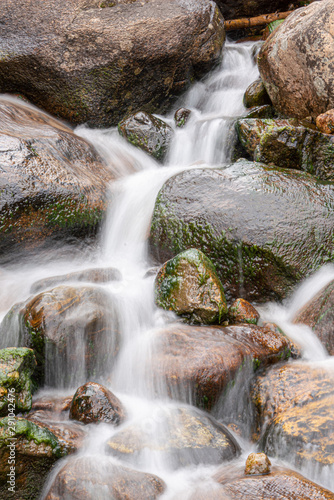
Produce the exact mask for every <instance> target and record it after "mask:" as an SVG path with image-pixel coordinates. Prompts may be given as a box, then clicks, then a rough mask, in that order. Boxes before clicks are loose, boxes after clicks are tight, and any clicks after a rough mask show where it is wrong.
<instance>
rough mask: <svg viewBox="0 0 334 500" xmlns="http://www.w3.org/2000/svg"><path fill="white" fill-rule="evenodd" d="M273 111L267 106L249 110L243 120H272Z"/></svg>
mask: <svg viewBox="0 0 334 500" xmlns="http://www.w3.org/2000/svg"><path fill="white" fill-rule="evenodd" d="M274 114H275V112H274V109H273V107H272V106H270V105H269V104H264V105H263V106H255V107H253V108H250V110H249V111H248V113H247V115H246V116H245V118H274Z"/></svg>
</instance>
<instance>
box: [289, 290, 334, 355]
mask: <svg viewBox="0 0 334 500" xmlns="http://www.w3.org/2000/svg"><path fill="white" fill-rule="evenodd" d="M293 322H294V323H302V324H304V325H307V326H310V327H311V328H312V330H313V331H314V333H315V334H316V336H317V337H318V338H319V339H320V340H321V342H322V344H323V345H324V346H325V347H326V349H327V351H328V352H329V354H330V355H331V356H334V281H331V282H330V283H329V284H328V285H326V286H325V287H324V288H322V290H320V292H319V293H317V295H316V296H315V297H313V299H311V300H310V301H309V302H308V303H307V304H305V306H304V307H303V308H302V309H301V310H299V311H298V312H297V313H296V315H295V317H294V319H293Z"/></svg>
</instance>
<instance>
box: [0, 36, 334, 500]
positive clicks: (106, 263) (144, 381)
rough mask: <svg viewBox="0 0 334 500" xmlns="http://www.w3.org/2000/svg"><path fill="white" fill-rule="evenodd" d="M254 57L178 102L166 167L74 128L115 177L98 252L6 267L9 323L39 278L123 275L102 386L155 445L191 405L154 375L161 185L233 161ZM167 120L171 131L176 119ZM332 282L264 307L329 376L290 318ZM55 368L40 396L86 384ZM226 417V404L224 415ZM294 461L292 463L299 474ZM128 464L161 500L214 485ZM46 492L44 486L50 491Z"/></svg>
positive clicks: (242, 47)
mask: <svg viewBox="0 0 334 500" xmlns="http://www.w3.org/2000/svg"><path fill="white" fill-rule="evenodd" d="M256 50H257V45H256V44H255V45H254V44H251V43H244V44H232V43H229V42H228V43H227V44H226V46H225V49H224V58H223V61H222V64H221V66H220V67H219V68H217V69H216V70H215V71H214V72H213V73H212V74H211V75H209V76H208V77H207V78H206V79H205V80H203V81H201V82H199V83H197V84H195V85H194V86H193V87H192V88H191V89H190V91H189V92H188V93H187V94H186V95H185V96H184V97H183V98H182V100H181V101H180V102H179V103H178V104H179V107H180V106H184V107H186V108H188V109H190V110H191V111H192V113H191V118H190V120H189V122H188V123H187V125H186V126H185V127H184V128H182V129H178V130H175V138H174V141H173V143H172V146H171V148H170V151H169V154H168V157H167V159H166V162H165V164H164V165H163V166H161V165H160V164H158V163H157V162H155V161H154V160H153V159H152V158H150V157H149V156H147V155H146V154H144V153H143V152H141V151H139V150H138V149H135V148H134V147H132V146H131V145H129V144H127V143H126V142H125V141H124V140H123V139H122V138H120V136H119V135H118V132H117V130H116V129H108V130H102V131H101V130H90V129H87V128H85V127H78V128H77V129H76V133H77V134H78V135H80V136H81V137H84V138H86V139H87V140H89V141H90V142H91V143H92V144H93V145H94V146H95V148H96V149H97V150H98V151H99V153H100V154H101V155H102V156H103V157H104V158H105V159H106V161H107V162H108V163H109V164H110V165H112V168H113V169H114V172H115V174H116V175H117V177H118V180H117V181H116V182H114V183H113V184H112V185H111V187H110V198H111V203H110V210H109V213H108V214H107V218H106V222H105V225H104V229H103V234H102V235H101V238H102V244H101V250H100V251H98V252H97V253H96V254H93V255H92V253H88V254H84V255H82V254H81V255H78V256H76V257H75V258H74V259H73V260H72V261H71V262H68V261H66V260H64V259H58V260H57V259H50V260H49V261H48V262H43V263H41V264H40V265H34V266H32V265H31V264H30V265H26V266H21V268H20V269H19V270H18V269H15V270H14V269H9V268H8V269H4V270H3V271H2V274H1V276H0V278H1V281H2V286H1V290H0V293H1V300H0V305H1V310H0V314H1V315H2V316H4V315H5V314H6V313H7V311H8V310H9V308H10V307H11V306H12V305H13V304H14V303H16V302H19V301H21V300H25V299H26V298H27V297H28V296H29V294H30V287H31V285H32V283H34V282H35V281H37V280H38V279H41V278H45V277H48V276H53V275H60V274H63V273H64V274H65V273H68V272H72V271H75V270H80V269H87V268H89V267H97V266H101V267H110V266H112V267H115V268H117V269H119V270H120V271H121V273H122V277H123V278H122V280H121V281H119V282H112V283H108V284H104V285H100V286H101V287H103V289H104V290H107V291H108V294H109V295H110V297H111V300H112V303H113V318H114V317H116V318H117V322H118V329H119V331H120V333H121V338H122V344H121V349H120V352H119V355H118V358H117V362H116V364H115V365H114V366H113V368H112V370H111V371H110V372H108V371H106V373H105V374H104V376H103V377H102V379H100V380H99V381H100V382H101V383H103V384H104V385H105V386H107V387H108V388H109V389H110V390H111V391H112V392H114V393H115V394H116V395H117V397H118V398H119V399H120V400H121V401H122V403H123V404H124V405H125V407H126V411H127V421H126V423H125V424H124V425H125V426H126V425H130V424H135V425H136V426H138V427H139V428H141V429H143V430H144V431H145V432H147V433H148V434H149V435H150V436H151V437H152V438H155V439H156V438H157V436H158V437H159V436H160V437H161V436H163V435H164V434H165V433H166V432H168V429H166V418H168V416H169V415H171V414H173V411H174V410H175V408H179V407H180V406H186V405H185V404H183V403H177V402H175V401H172V400H171V399H169V398H168V394H167V391H166V388H165V387H164V386H163V384H160V385H158V386H157V385H156V384H154V382H153V381H152V378H151V376H150V368H149V367H150V362H151V360H152V356H154V341H153V339H154V332H155V331H156V330H157V329H160V328H163V327H165V326H166V325H168V324H171V323H173V322H176V321H177V319H176V316H174V315H173V314H171V313H166V312H164V311H162V310H159V309H157V308H156V306H155V305H154V297H153V282H154V273H153V272H150V267H151V265H152V264H151V263H150V260H149V256H148V248H147V234H148V231H149V226H150V219H151V216H152V212H153V208H154V203H155V199H156V196H157V194H158V192H159V190H160V188H161V187H162V185H163V183H164V182H165V181H166V180H167V179H168V178H170V177H171V176H173V175H175V174H176V173H178V172H180V171H182V170H184V169H187V168H194V167H198V165H200V166H203V167H206V166H207V167H210V166H213V165H222V164H224V163H226V162H228V161H229V159H230V155H231V150H232V147H233V137H234V136H233V120H234V119H235V118H236V117H237V116H241V115H242V114H243V113H244V112H245V110H244V108H243V105H242V97H243V94H244V91H245V89H246V88H247V86H248V85H249V84H250V83H252V82H253V81H254V80H255V79H256V78H257V75H258V71H257V67H256V64H255V57H254V55H255V53H256ZM175 109H176V108H175ZM164 119H165V120H166V121H168V122H169V123H170V124H172V118H171V117H168V118H167V119H166V118H164ZM333 278H334V268H333V267H330V266H327V267H326V268H325V269H323V270H321V271H320V272H319V273H317V274H316V275H315V276H313V277H312V279H311V280H308V281H307V282H305V283H304V284H303V285H302V286H301V287H300V289H299V290H297V292H296V293H295V295H294V296H293V298H291V299H290V300H289V302H287V303H286V304H285V305H280V306H278V305H276V304H268V305H266V306H263V307H262V308H261V317H262V319H263V320H266V321H267V320H269V321H274V322H276V323H277V324H278V325H279V326H281V328H282V329H283V330H284V331H285V332H286V333H287V334H288V335H289V336H290V337H291V339H292V340H294V341H295V342H297V343H298V344H299V345H300V346H301V349H302V353H303V359H304V360H305V362H312V363H315V362H317V363H320V364H322V365H323V366H326V367H328V369H329V370H332V369H333V367H334V363H332V360H331V358H329V357H328V355H326V353H325V350H324V348H323V347H322V346H321V344H320V342H319V341H318V340H317V338H316V337H315V336H314V335H313V333H312V332H311V330H310V329H308V328H306V327H301V326H298V327H297V326H296V325H292V324H291V318H292V316H293V313H294V311H296V310H297V309H298V308H299V307H300V306H301V304H303V303H305V302H307V301H308V300H309V299H310V298H311V297H312V296H313V295H314V294H315V293H316V292H317V290H318V289H320V288H321V286H323V285H324V284H325V283H327V282H329V281H330V280H331V279H333ZM111 321H113V319H112V318H111ZM6 342H7V344H8V345H9V344H10V343H17V339H15V338H13V337H11V338H10V339H7V340H6ZM79 347H80V346H79ZM80 352H81V351H80V348H79V349H78V356H80V355H82V354H80ZM47 362H48V360H47ZM57 362H59V366H58V367H57V366H54V361H53V365H52V367H53V368H52V371H51V372H50V378H49V381H51V379H52V377H55V373H54V371H56V372H57V376H56V380H57V381H58V387H56V388H54V389H44V390H43V391H41V392H40V394H41V395H43V394H44V395H45V394H50V393H51V394H53V395H55V396H56V395H64V394H65V393H68V394H71V393H72V394H73V392H74V390H76V388H77V387H78V385H80V384H81V383H84V382H86V381H87V380H86V378H85V373H84V371H83V372H77V374H76V377H75V378H74V379H73V380H72V381H71V384H70V386H71V387H69V384H68V383H66V384H65V383H62V381H61V374H62V372H63V370H64V366H62V363H63V361H62V360H61V359H60V360H58V361H57ZM332 365H333V366H332ZM47 369H48V368H47ZM64 386H65V387H64ZM228 404H229V411H230V412H231V414H234V413H235V412H236V411H238V409H237V408H236V405H237V404H238V398H231V397H230V398H229V403H228ZM233 405H234V406H235V407H234V408H233ZM225 410H226V406H225V407H224V412H225ZM224 412H222V411H221V409H219V408H217V409H216V410H215V416H216V417H217V418H219V419H222V421H223V422H224V415H223V414H224ZM249 420H251V416H250V417H249ZM246 425H247V422H246ZM118 431H119V428H118V429H114V428H111V426H108V425H106V424H100V425H95V426H91V430H90V434H89V438H88V439H87V442H86V445H85V446H84V448H83V449H82V450H81V451H80V452H79V453H78V456H83V455H84V456H92V457H96V459H97V460H98V462H99V463H100V464H102V463H103V460H107V458H106V456H105V451H104V446H105V442H106V440H107V438H108V437H109V436H111V435H112V434H114V433H117V432H118ZM236 439H237V440H238V442H239V444H240V445H241V447H242V456H241V458H239V459H238V461H237V463H244V461H245V457H246V456H247V455H248V453H249V452H251V451H255V450H256V446H255V445H254V444H252V443H251V442H250V441H249V440H248V439H241V438H240V437H238V436H236ZM288 458H289V457H287V458H286V460H287V462H286V464H288V465H289V466H290V467H291V466H292V467H293V464H289V459H288ZM69 460H75V457H73V456H71V457H70V458H69ZM108 460H109V458H108ZM63 463H64V462H63V461H60V462H59V465H58V466H57V467H56V468H55V470H54V471H53V473H52V474H51V477H50V478H49V484H50V482H51V481H52V479H53V477H54V476H55V474H56V472H57V471H58V470H59V468H60V467H61V466H63ZM115 463H119V460H116V459H115ZM132 466H133V467H135V468H137V469H138V470H142V471H145V472H151V473H154V474H157V475H158V476H159V477H161V478H162V479H163V480H164V481H165V482H166V484H167V491H166V492H165V493H164V495H163V497H162V498H163V499H164V500H167V499H173V498H175V499H176V498H182V499H186V498H187V497H188V496H189V497H190V495H191V493H192V492H194V491H197V489H198V488H199V487H201V488H202V487H203V488H205V489H206V491H208V489H210V488H212V489H214V488H215V486H214V482H213V481H211V480H210V479H209V478H210V477H211V476H212V474H213V472H214V471H215V467H214V466H211V465H208V466H204V465H203V466H196V467H195V466H193V467H186V468H178V469H176V470H175V468H174V467H172V466H171V464H170V463H169V462H168V461H166V460H165V459H164V457H162V456H161V455H160V454H156V453H152V452H150V453H148V452H144V453H142V454H140V455H139V456H138V457H137V462H136V463H134V464H132ZM302 472H303V473H304V474H305V475H306V476H307V477H309V478H310V479H314V480H316V481H318V482H321V483H322V484H323V485H324V486H326V487H327V488H330V489H334V479H333V477H334V473H333V469H329V470H328V471H327V472H326V471H325V472H322V473H321V476H319V471H314V470H312V469H311V468H310V469H305V470H303V471H302ZM317 474H318V476H317ZM47 489H48V487H46V489H45V492H47ZM185 492H186V493H185Z"/></svg>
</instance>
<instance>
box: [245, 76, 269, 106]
mask: <svg viewBox="0 0 334 500" xmlns="http://www.w3.org/2000/svg"><path fill="white" fill-rule="evenodd" d="M266 104H269V105H270V104H271V100H270V97H269V96H268V94H267V91H266V88H265V86H264V84H263V81H262V80H261V78H258V79H257V80H255V82H253V83H251V84H250V85H249V87H247V89H246V92H245V94H244V105H245V107H246V108H252V107H253V106H264V105H266Z"/></svg>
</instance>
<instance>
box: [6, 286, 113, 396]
mask: <svg viewBox="0 0 334 500" xmlns="http://www.w3.org/2000/svg"><path fill="white" fill-rule="evenodd" d="M8 331H10V332H12V334H13V335H16V336H17V337H18V340H17V342H18V344H19V345H20V346H25V347H30V348H32V349H33V350H34V353H35V356H36V360H37V368H36V371H35V373H34V377H35V381H36V382H37V383H39V384H40V383H43V382H44V380H45V381H46V382H47V384H48V385H52V386H58V387H59V386H67V385H69V386H71V385H72V386H73V384H74V383H78V382H79V383H80V382H82V380H83V379H85V378H86V377H87V376H89V375H93V374H94V375H95V374H97V373H104V370H105V369H106V366H108V367H111V366H112V362H113V359H114V358H115V356H116V354H117V352H118V348H119V333H118V323H117V318H116V317H115V315H114V316H113V305H112V304H111V302H110V298H109V296H108V294H107V293H106V292H105V291H104V290H102V289H99V288H94V287H89V286H80V287H77V288H74V287H70V286H59V287H56V288H53V289H51V290H49V291H47V292H42V293H40V294H38V295H36V296H35V297H33V298H32V299H29V300H28V301H27V302H26V303H23V304H17V305H15V306H13V308H12V309H11V310H10V311H9V313H8V314H7V315H6V316H5V318H4V320H3V322H2V324H1V327H0V332H1V334H2V335H4V333H5V332H8Z"/></svg>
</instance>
